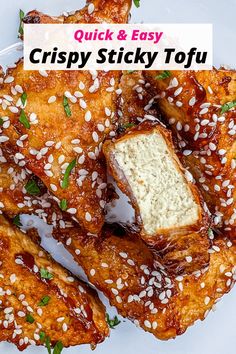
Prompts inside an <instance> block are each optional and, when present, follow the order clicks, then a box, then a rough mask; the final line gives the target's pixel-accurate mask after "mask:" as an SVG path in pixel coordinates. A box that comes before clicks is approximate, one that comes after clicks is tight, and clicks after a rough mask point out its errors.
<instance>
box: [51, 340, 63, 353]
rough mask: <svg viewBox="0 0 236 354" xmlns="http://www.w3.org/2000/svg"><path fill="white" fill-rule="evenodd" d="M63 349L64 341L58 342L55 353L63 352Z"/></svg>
mask: <svg viewBox="0 0 236 354" xmlns="http://www.w3.org/2000/svg"><path fill="white" fill-rule="evenodd" d="M62 349H63V344H62V342H57V343H56V345H55V347H54V349H53V354H61V352H62Z"/></svg>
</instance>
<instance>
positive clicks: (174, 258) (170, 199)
mask: <svg viewBox="0 0 236 354" xmlns="http://www.w3.org/2000/svg"><path fill="white" fill-rule="evenodd" d="M104 153H105V156H106V159H107V163H108V166H109V169H110V172H111V174H112V175H113V177H114V178H115V180H116V182H117V184H118V186H119V187H120V189H121V190H122V191H123V192H124V193H125V194H126V195H127V196H128V197H129V198H130V200H131V202H132V205H133V207H134V209H135V211H136V216H137V222H138V224H139V225H140V231H141V237H142V238H143V240H144V241H145V242H146V243H147V244H148V245H150V246H151V247H153V248H154V249H155V250H156V251H158V252H160V254H161V255H162V257H163V261H164V264H165V265H166V266H167V267H169V268H170V269H172V270H173V271H174V272H175V273H178V274H179V273H182V272H192V271H195V270H198V269H201V268H202V267H204V266H206V265H207V264H208V261H209V255H208V247H209V240H208V229H209V219H208V215H207V212H206V211H205V209H204V205H203V203H202V198H201V196H200V194H199V192H198V190H197V188H196V187H195V185H194V184H193V183H192V181H191V179H190V177H191V175H190V174H189V173H188V172H187V171H184V169H183V167H182V166H181V164H180V161H179V159H178V157H177V155H176V153H175V149H174V145H173V143H172V137H171V134H170V132H169V131H167V130H166V129H165V128H164V127H163V126H162V125H159V124H158V125H157V124H153V123H149V122H144V123H142V124H141V125H139V126H138V127H137V128H134V129H131V130H130V131H129V132H128V134H126V135H124V136H122V137H121V138H119V139H117V140H116V141H114V142H111V141H109V142H106V143H105V145H104ZM205 208H206V207H205Z"/></svg>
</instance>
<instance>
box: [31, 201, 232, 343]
mask: <svg viewBox="0 0 236 354" xmlns="http://www.w3.org/2000/svg"><path fill="white" fill-rule="evenodd" d="M48 202H49V203H48V204H47V205H50V204H51V205H50V207H49V208H48V209H47V208H44V213H42V214H41V217H43V218H45V219H46V220H47V221H48V223H49V224H52V225H53V226H54V231H53V236H54V238H55V239H57V240H58V241H61V242H62V243H63V244H64V245H65V247H66V248H67V249H68V251H69V252H70V253H71V254H72V256H73V257H74V258H75V260H76V261H77V262H78V264H80V265H81V266H82V267H83V269H84V270H85V273H86V274H87V276H88V278H89V281H90V282H91V283H92V284H93V285H95V286H96V287H97V288H98V289H100V290H101V291H102V292H103V293H104V294H105V295H106V296H107V297H108V299H109V300H110V302H111V304H112V305H114V306H116V308H117V309H118V311H119V313H120V314H121V315H123V316H124V317H127V318H129V319H131V320H132V321H134V322H135V323H136V324H139V325H140V326H141V327H142V328H143V329H144V330H146V331H149V332H151V333H153V334H154V335H155V336H156V337H157V338H160V339H165V340H166V339H169V338H173V337H175V336H177V335H180V334H182V333H184V332H185V331H186V330H187V328H188V327H189V326H191V325H192V324H193V323H194V322H195V321H196V320H198V319H201V320H203V319H204V317H205V315H206V314H207V312H208V311H209V310H210V309H211V308H212V307H213V304H214V303H215V302H216V301H217V300H218V299H219V298H220V297H222V296H223V295H224V294H225V293H227V292H228V291H229V290H230V289H231V286H232V285H233V284H234V279H235V276H234V272H235V261H236V253H235V252H236V250H235V247H229V246H230V244H229V243H228V242H227V240H216V241H214V245H213V247H212V249H211V250H210V253H211V261H210V268H209V270H208V271H205V272H203V274H201V272H200V271H199V272H196V273H195V275H189V276H185V277H183V280H182V277H178V278H177V279H178V280H177V279H175V278H174V277H173V276H172V275H169V273H168V272H166V270H165V269H164V268H163V267H162V266H161V265H160V259H159V258H158V257H157V256H154V255H153V253H152V252H151V250H150V249H148V248H147V246H146V245H145V244H144V243H143V242H142V241H141V240H140V236H139V235H137V234H136V233H134V232H132V231H131V230H130V231H129V230H127V231H125V230H124V229H122V228H121V227H119V226H115V225H113V226H106V227H105V229H104V230H103V235H102V237H101V238H96V237H91V235H90V237H87V235H86V234H85V233H84V232H83V231H82V230H81V229H79V228H78V226H77V225H75V224H73V223H72V222H71V220H70V219H69V218H68V215H67V214H64V215H62V213H61V211H60V210H59V209H58V207H57V204H55V203H54V204H53V201H52V200H51V199H49V201H48ZM29 209H31V208H29ZM29 212H32V210H29ZM158 260H159V262H158ZM153 272H154V273H153ZM160 276H161V279H160ZM168 290H170V291H171V296H170V291H168ZM167 291H168V292H167ZM164 292H165V293H164ZM168 296H170V299H169V300H168V302H166V301H167V298H168ZM155 309H157V310H158V312H157V313H156V310H155ZM156 322H157V324H158V327H156ZM150 324H152V327H151V328H150Z"/></svg>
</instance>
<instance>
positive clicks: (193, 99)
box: [188, 97, 196, 106]
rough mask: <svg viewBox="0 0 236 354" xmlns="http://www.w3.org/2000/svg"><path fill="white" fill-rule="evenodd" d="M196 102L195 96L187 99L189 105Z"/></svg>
mask: <svg viewBox="0 0 236 354" xmlns="http://www.w3.org/2000/svg"><path fill="white" fill-rule="evenodd" d="M195 103H196V98H195V97H192V98H191V99H190V100H189V103H188V104H189V106H194V105H195Z"/></svg>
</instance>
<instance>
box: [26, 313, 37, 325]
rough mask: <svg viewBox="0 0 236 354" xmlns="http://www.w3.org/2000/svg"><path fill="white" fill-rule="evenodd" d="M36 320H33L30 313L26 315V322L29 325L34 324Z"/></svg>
mask: <svg viewBox="0 0 236 354" xmlns="http://www.w3.org/2000/svg"><path fill="white" fill-rule="evenodd" d="M34 321H35V319H34V318H33V316H31V315H30V314H29V313H28V314H27V315H26V322H28V323H31V324H32V323H34Z"/></svg>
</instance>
